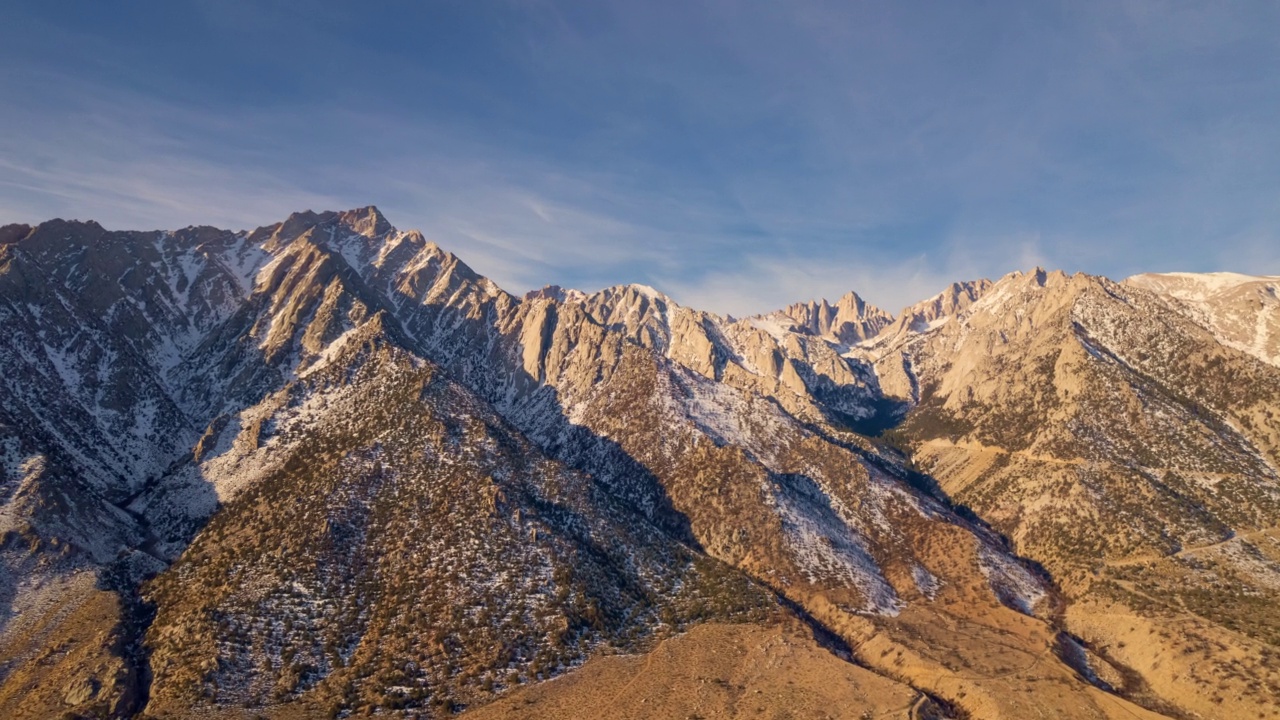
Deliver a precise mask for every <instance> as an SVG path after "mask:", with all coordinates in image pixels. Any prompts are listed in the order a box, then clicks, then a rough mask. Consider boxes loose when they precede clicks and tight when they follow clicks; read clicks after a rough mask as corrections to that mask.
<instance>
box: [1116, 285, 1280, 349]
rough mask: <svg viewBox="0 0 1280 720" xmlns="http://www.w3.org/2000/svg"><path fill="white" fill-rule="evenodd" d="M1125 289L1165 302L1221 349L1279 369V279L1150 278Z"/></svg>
mask: <svg viewBox="0 0 1280 720" xmlns="http://www.w3.org/2000/svg"><path fill="white" fill-rule="evenodd" d="M1125 284H1127V285H1132V286H1134V287H1140V288H1144V289H1146V290H1150V291H1152V292H1154V293H1156V294H1157V295H1159V296H1160V297H1162V298H1165V299H1166V300H1168V301H1169V305H1170V307H1172V308H1173V309H1175V310H1177V311H1178V312H1181V313H1183V314H1185V315H1187V317H1190V318H1191V319H1192V320H1195V321H1196V322H1197V323H1199V324H1201V325H1203V326H1204V327H1205V328H1206V329H1208V330H1209V331H1210V332H1212V333H1213V334H1214V337H1216V338H1217V339H1218V341H1219V342H1221V343H1222V344H1223V345H1227V346H1229V347H1233V348H1235V349H1237V350H1242V351H1244V352H1247V353H1249V354H1250V355H1253V356H1254V357H1256V358H1258V359H1259V360H1262V361H1263V362H1267V363H1271V364H1272V365H1275V366H1277V367H1280V276H1274V275H1270V276H1267V275H1241V274H1238V273H1226V272H1217V273H1198V274H1197V273H1150V274H1146V275H1135V276H1133V277H1131V278H1129V279H1127V280H1125Z"/></svg>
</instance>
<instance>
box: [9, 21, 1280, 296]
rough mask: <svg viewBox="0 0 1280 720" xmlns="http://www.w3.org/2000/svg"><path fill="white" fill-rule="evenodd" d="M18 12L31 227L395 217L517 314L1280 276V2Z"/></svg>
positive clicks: (15, 133)
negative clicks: (544, 301) (556, 292)
mask: <svg viewBox="0 0 1280 720" xmlns="http://www.w3.org/2000/svg"><path fill="white" fill-rule="evenodd" d="M11 15H12V17H11V18H10V20H11V25H12V26H13V28H14V32H13V33H12V37H11V38H10V41H9V42H8V43H7V44H6V45H5V46H4V47H0V94H3V96H4V97H5V98H6V102H5V103H4V104H3V105H0V214H3V216H4V217H3V218H0V221H6V222H7V221H27V222H30V221H37V220H40V219H43V218H47V217H52V216H64V217H80V218H90V217H92V218H95V219H97V220H99V221H100V222H103V223H104V224H107V225H108V226H112V227H122V228H123V227H137V228H152V227H173V226H179V225H186V224H191V223H204V224H214V225H221V226H229V227H251V226H254V225H258V224H263V223H268V222H273V221H275V220H278V219H280V218H282V217H284V216H285V215H287V214H288V213H289V212H292V211H295V210H300V209H306V208H311V209H319V208H341V207H354V206H360V205H366V204H370V203H373V204H377V205H379V206H380V207H382V208H383V210H384V211H385V212H386V213H387V214H388V216H389V217H390V218H391V220H392V221H393V222H394V223H395V224H397V225H399V226H401V227H417V228H419V229H421V230H423V231H424V232H425V233H426V234H427V235H429V236H431V237H432V238H434V239H436V240H437V241H438V242H440V243H441V244H442V245H444V246H446V247H448V248H450V249H452V250H454V251H455V252H457V253H458V254H459V255H460V256H462V257H463V259H464V260H466V261H467V262H468V263H470V264H471V265H473V266H474V267H475V268H476V269H477V270H478V271H480V272H483V273H485V274H487V275H490V276H491V277H493V278H494V279H495V280H497V281H498V282H500V283H501V284H503V285H504V286H507V287H509V288H510V289H512V290H516V291H519V290H524V289H528V288H531V287H536V286H539V285H542V284H546V283H558V284H562V285H572V286H578V287H584V288H594V287H600V286H604V285H609V284H614V283H621V282H633V281H634V282H645V283H648V284H652V285H655V286H658V287H661V288H663V289H664V290H667V291H668V292H671V293H672V294H673V295H675V296H676V297H677V298H678V299H679V300H681V301H682V302H686V303H691V304H696V305H706V306H708V307H710V308H713V309H716V310H719V311H722V312H731V313H734V314H745V313H750V312H760V311H764V310H769V309H772V308H775V307H778V306H780V305H784V304H787V303H790V302H794V301H798V300H802V299H809V298H813V297H820V296H825V297H828V298H834V297H838V296H839V295H842V294H843V293H845V292H847V291H848V290H851V289H852V290H857V291H858V292H859V293H860V294H862V295H863V296H865V297H867V298H868V299H869V300H871V301H873V302H876V303H877V304H880V305H883V306H885V307H886V309H890V310H896V309H897V308H898V307H900V306H902V305H904V304H907V303H908V302H911V301H914V300H917V299H919V298H920V297H923V296H926V295H929V294H932V293H933V292H936V291H937V290H939V289H941V288H942V287H943V286H945V285H946V284H947V283H949V282H951V281H952V280H956V279H962V278H972V277H981V276H986V277H994V276H998V275H1000V274H1003V273H1004V272H1007V271H1009V270H1013V269H1017V268H1024V269H1025V268H1027V267H1030V266H1032V265H1036V264H1041V265H1047V266H1054V267H1059V266H1060V267H1064V268H1066V269H1069V270H1085V271H1089V272H1097V273H1106V274H1111V275H1117V276H1118V275H1125V274H1129V273H1131V272H1137V271H1140V270H1143V269H1154V268H1156V267H1158V268H1159V269H1173V268H1177V269H1188V270H1209V269H1236V270H1242V271H1247V272H1248V271H1256V272H1271V273H1280V255H1278V254H1277V253H1276V252H1275V251H1274V250H1272V248H1273V247H1275V246H1276V245H1277V243H1276V242H1275V241H1276V239H1277V238H1276V235H1275V228H1277V227H1280V202H1278V200H1280V133H1277V132H1276V130H1275V128H1276V127H1277V120H1278V119H1280V76H1277V75H1276V74H1275V73H1274V72H1272V71H1271V68H1274V67H1275V66H1276V64H1277V63H1280V40H1277V38H1276V36H1275V34H1274V33H1272V32H1271V31H1270V29H1271V28H1273V27H1275V26H1276V22H1277V21H1280V8H1277V7H1276V6H1274V4H1270V3H1241V4H1236V5H1233V6H1231V7H1227V6H1221V5H1208V4H1193V5H1179V6H1173V5H1170V4H1167V3H1162V2H1154V1H1148V0H1140V1H1133V2H1124V3H1116V4H1112V5H1101V6H1081V5H1079V4H1057V5H1055V4H1038V5H1028V4H1025V3H1012V2H1011V3H1008V4H999V3H998V4H997V5H996V6H991V7H984V8H974V7H969V6H954V7H948V8H945V9H935V11H932V12H922V11H919V10H917V9H913V8H911V7H908V6H904V5H884V6H878V7H870V6H866V5H864V4H844V5H842V4H809V3H801V4H791V5H766V6H754V7H752V8H750V9H743V8H742V7H739V6H737V5H734V4H730V3H723V2H719V1H718V0H707V1H706V2H695V3H678V4H668V3H632V2H621V1H618V2H605V3H590V4H578V3H567V2H554V1H547V2H536V3H528V2H512V3H508V4H503V5H499V6H496V7H491V8H488V9H484V10H481V9H479V8H477V7H474V6H471V5H460V6H455V5H430V6H423V7H420V8H417V9H408V8H404V7H392V6H389V5H388V6H381V5H379V6H377V7H372V8H367V9H361V10H360V11H359V12H358V13H357V12H356V11H355V10H353V9H347V8H344V7H343V6H338V5H333V6H327V7H325V8H324V9H323V10H322V11H319V12H310V11H304V8H302V7H301V6H300V5H299V4H296V3H293V2H285V1H281V2H272V3H255V4H248V3H241V2H234V1H233V2H225V3H224V2H219V3H199V4H195V5H185V4H179V5H174V6H171V7H167V8H166V9H165V11H164V12H155V13H148V14H135V13H131V12H129V11H127V10H123V11H122V10H118V9H116V10H111V11H109V12H108V11H107V10H105V9H104V10H101V11H98V10H92V11H86V13H84V14H83V15H79V16H75V17H67V16H65V15H62V14H58V13H55V12H53V11H47V12H46V11H43V10H40V9H39V8H37V7H35V6H33V7H32V8H30V9H23V10H15V11H14V12H13V13H11ZM178 26H180V27H182V28H183V31H182V32H181V33H174V32H165V31H164V30H165V28H166V27H167V28H169V29H170V30H171V29H172V27H178Z"/></svg>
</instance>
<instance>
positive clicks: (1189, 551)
mask: <svg viewBox="0 0 1280 720" xmlns="http://www.w3.org/2000/svg"><path fill="white" fill-rule="evenodd" d="M1270 533H1280V527H1269V528H1263V529H1261V530H1254V531H1251V532H1247V533H1232V534H1231V537H1229V538H1227V539H1225V540H1219V541H1217V542H1212V543H1206V544H1204V545H1193V546H1191V547H1187V548H1183V549H1181V550H1179V551H1178V552H1176V553H1173V554H1171V555H1160V556H1155V557H1152V556H1150V555H1142V556H1138V557H1124V558H1116V559H1114V560H1106V561H1104V563H1103V564H1105V565H1107V566H1108V567H1127V566H1130V565H1141V564H1143V563H1148V562H1156V561H1158V560H1166V559H1169V558H1181V557H1187V556H1190V555H1194V554H1195V553H1199V552H1204V551H1205V550H1213V549H1215V548H1220V547H1222V546H1224V545H1227V544H1228V543H1233V542H1236V541H1237V540H1253V539H1255V538H1260V537H1271V535H1270Z"/></svg>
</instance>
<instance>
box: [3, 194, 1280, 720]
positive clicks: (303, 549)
mask: <svg viewBox="0 0 1280 720" xmlns="http://www.w3.org/2000/svg"><path fill="white" fill-rule="evenodd" d="M1274 281H1275V279H1274V278H1235V277H1233V278H1222V277H1217V276H1191V275H1175V276H1138V277H1136V278H1131V279H1130V280H1128V281H1125V282H1124V283H1114V282H1112V281H1110V280H1107V279H1106V278H1101V277H1093V276H1087V275H1073V276H1069V275H1066V274H1063V273H1060V272H1045V271H1041V270H1037V271H1034V272H1031V273H1027V274H1022V273H1015V274H1011V275H1009V276H1006V277H1004V278H1001V279H999V280H998V281H996V282H989V281H986V280H981V281H973V282H963V283H956V284H953V285H951V286H950V287H949V288H946V289H945V290H943V292H942V293H940V294H939V295H937V296H935V297H933V298H930V299H928V300H926V301H924V302H922V303H919V304H917V305H914V306H912V307H910V308H907V309H906V310H905V311H904V312H903V313H902V314H900V315H899V316H898V317H896V318H895V317H893V316H891V315H889V314H888V313H885V312H883V311H881V310H878V309H876V308H875V307H873V306H871V305H868V304H867V303H865V302H864V301H863V300H862V299H861V298H860V297H859V296H858V295H856V294H855V293H853V292H850V293H849V294H847V295H845V296H844V297H843V298H841V299H840V300H839V301H838V302H837V303H836V304H835V305H830V304H829V303H827V302H826V301H820V302H811V303H802V304H797V305H793V306H791V307H789V308H785V309H782V310H779V311H777V312H774V313H768V314H765V315H761V316H757V317H752V318H744V319H734V318H728V317H723V316H719V315H716V314H714V313H708V312H704V311H701V310H697V309H694V308H689V307H686V306H683V305H680V304H679V303H678V302H676V301H675V300H673V299H672V298H670V297H668V296H666V295H664V294H662V293H660V292H658V291H656V290H654V289H653V288H649V287H646V286H643V285H623V286H617V287H612V288H607V289H604V290H600V291H598V292H593V293H587V292H580V291H576V290H565V289H562V288H559V287H556V286H550V287H547V288H544V289H542V290H538V291H534V292H531V293H528V294H526V295H525V296H524V297H518V296H515V295H512V294H510V293H508V292H506V291H504V290H503V289H502V288H500V287H499V286H498V285H497V284H495V283H493V282H492V281H490V280H489V279H487V278H485V277H483V276H481V275H479V274H478V273H476V272H475V271H474V270H472V269H471V268H470V267H468V266H467V265H466V264H465V263H464V262H463V261H462V260H461V259H459V258H458V257H457V256H455V255H453V254H451V253H449V252H447V251H445V250H443V249H441V248H440V247H438V246H437V245H435V244H434V243H431V242H428V241H427V240H426V239H425V238H424V236H423V235H422V234H421V233H418V232H416V231H407V232H405V231H400V230H397V229H396V228H394V227H393V226H391V225H390V223H389V222H388V221H387V220H386V218H385V217H383V216H382V214H381V213H380V212H379V211H378V210H377V209H376V208H374V207H372V206H370V207H366V208H362V209H357V210H350V211H345V212H320V213H315V212H310V211H307V212H301V213H295V214H294V215H291V216H290V217H289V218H287V219H286V220H284V221H283V222H280V223H276V224H273V225H268V226H265V227H261V228H258V229H256V230H253V231H249V232H230V231H223V230H217V229H214V228H207V227H190V228H186V229H183V230H177V231H173V232H114V231H107V230H105V229H103V228H102V227H100V226H98V225H96V224H93V223H74V222H65V221H58V220H55V221H50V222H47V223H42V224H40V225H37V226H35V227H27V226H15V225H9V226H5V227H4V228H3V229H0V323H2V324H3V327H4V328H5V329H6V331H7V332H6V333H5V334H4V336H3V337H2V338H0V369H2V370H3V372H2V373H0V488H3V491H2V492H0V502H2V503H3V505H2V506H0V532H3V544H2V545H0V563H2V564H3V571H2V572H0V600H2V601H3V608H2V609H3V613H0V662H2V663H3V664H0V710H2V712H3V713H4V714H5V715H6V716H9V717H48V716H51V715H52V716H56V715H57V714H59V713H65V714H68V715H69V716H72V717H135V716H142V715H144V714H145V715H146V716H148V717H155V718H186V717H226V718H240V717H260V716H265V717H272V718H292V717H315V716H328V717H351V716H361V715H387V716H403V717H446V716H450V715H453V714H456V713H459V712H464V711H465V712H467V713H474V714H475V716H476V717H481V718H483V717H485V716H486V714H488V715H490V716H493V717H548V718H550V717H558V716H566V714H567V715H577V716H599V717H640V716H644V717H690V716H695V715H697V716H707V715H709V714H715V713H719V714H724V715H726V716H734V717H736V716H744V717H756V716H758V715H760V714H761V713H764V714H768V713H770V712H777V713H784V712H792V711H795V710H796V709H807V710H812V711H813V712H815V713H819V712H821V713H826V714H829V715H830V714H834V715H839V716H842V717H855V718H856V717H867V716H893V713H898V714H899V715H900V716H904V717H905V716H907V715H910V716H911V717H932V718H945V717H952V718H960V717H973V718H1025V717H1055V718H1132V717H1142V718H1157V717H1173V718H1181V717H1193V716H1200V717H1243V716H1246V714H1249V715H1248V716H1256V715H1258V713H1263V715H1264V716H1265V715H1266V713H1268V712H1271V711H1272V710H1273V709H1274V702H1273V700H1274V697H1276V696H1277V694H1280V671H1277V668H1278V667H1280V663H1277V662H1276V660H1277V657H1280V656H1277V652H1278V651H1277V647H1280V617H1278V616H1277V615H1276V613H1275V612H1274V608H1275V607H1276V606H1277V602H1276V601H1277V600H1280V532H1278V531H1277V530H1276V528H1277V525H1278V524H1280V475H1278V472H1280V471H1278V470H1277V467H1278V465H1280V417H1277V416H1276V413H1275V412H1274V409H1275V408H1276V407H1280V368H1278V367H1277V365H1276V362H1275V356H1276V353H1275V352H1274V350H1275V348H1274V347H1273V345H1274V343H1273V342H1272V339H1274V338H1275V337H1277V335H1276V334H1275V333H1273V332H1272V331H1271V330H1269V329H1268V328H1272V327H1273V326H1274V324H1275V322H1276V312H1275V307H1276V306H1275V291H1276V287H1275V282H1274ZM631 656H642V657H643V658H644V659H643V660H642V661H639V662H642V663H643V665H642V666H637V665H635V664H634V663H633V660H632V659H629V658H630V657H631ZM637 667H640V668H641V669H636V668H637ZM744 668H748V669H744ZM552 678H562V679H561V680H560V681H557V682H555V683H546V682H544V681H547V680H550V679H552ZM807 710H806V711H807Z"/></svg>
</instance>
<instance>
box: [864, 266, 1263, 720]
mask: <svg viewBox="0 0 1280 720" xmlns="http://www.w3.org/2000/svg"><path fill="white" fill-rule="evenodd" d="M1138 284H1139V283H1131V284H1128V285H1118V284H1116V283H1112V282H1110V281H1108V280H1106V279H1104V278H1096V277H1089V276H1085V275H1075V276H1066V275H1064V274H1062V273H1046V272H1044V271H1040V270H1037V271H1035V272H1032V273H1029V274H1025V275H1024V274H1020V273H1018V274H1013V275H1010V276H1008V277H1005V278H1003V279H1002V280H1001V281H1000V282H998V283H996V284H995V285H994V286H993V287H991V288H990V289H989V290H987V292H986V293H985V294H984V295H983V296H982V297H981V298H980V299H979V300H978V301H976V302H974V303H973V304H971V305H970V306H968V307H967V308H965V309H961V310H959V311H958V312H955V313H954V314H952V315H950V316H949V317H948V318H947V319H946V321H945V322H942V323H934V324H932V325H931V326H926V327H924V328H922V329H921V331H918V332H914V333H911V334H909V335H903V336H893V337H890V336H885V337H884V338H882V339H881V340H880V341H879V342H878V343H876V344H874V345H871V346H869V347H867V348H865V350H864V352H865V355H866V357H867V358H868V359H869V360H872V361H874V362H876V367H877V370H878V373H879V375H880V377H881V383H882V386H883V387H885V388H887V389H892V390H894V391H896V392H898V393H901V394H902V396H904V399H913V400H914V399H916V398H918V404H917V405H916V406H915V407H914V408H913V410H912V411H911V413H910V414H909V415H908V417H907V420H906V422H905V424H904V425H903V426H902V427H901V428H899V429H897V430H895V431H894V433H893V435H894V436H895V437H896V439H897V440H898V441H899V442H902V443H904V444H906V445H909V446H910V448H911V449H912V451H913V459H914V461H915V463H916V464H917V466H918V467H919V468H920V469H922V470H923V471H925V472H928V473H929V474H931V475H932V476H933V477H935V478H937V479H938V480H939V482H940V483H941V484H942V487H943V489H944V490H945V491H946V492H947V493H948V494H950V495H951V496H952V497H953V498H955V499H956V500H958V501H959V502H961V503H964V504H966V505H968V506H969V507H971V508H972V509H973V510H974V511H976V512H977V513H978V514H980V515H981V516H982V517H984V518H986V519H988V520H989V521H991V522H992V523H993V524H994V525H995V526H996V527H997V528H999V529H1000V530H1001V531H1002V532H1004V533H1006V534H1007V535H1008V536H1009V537H1010V538H1011V539H1012V540H1013V542H1014V546H1015V547H1016V548H1017V549H1018V551H1019V552H1021V553H1023V554H1025V555H1027V556H1028V557H1031V558H1033V559H1035V560H1038V561H1040V562H1041V563H1043V564H1044V565H1045V567H1046V568H1047V569H1048V570H1049V572H1050V573H1051V574H1052V576H1053V577H1054V578H1055V579H1056V580H1057V581H1058V583H1059V585H1060V586H1061V587H1062V588H1063V590H1064V591H1065V592H1066V597H1067V600H1068V601H1069V603H1070V607H1069V608H1068V610H1067V613H1066V620H1067V624H1068V627H1069V628H1070V629H1071V630H1072V631H1073V632H1076V633H1078V634H1080V635H1081V636H1083V637H1084V638H1085V639H1086V640H1089V641H1090V642H1091V643H1092V644H1093V645H1094V646H1095V647H1097V648H1100V649H1103V648H1105V651H1106V653H1107V654H1108V657H1110V658H1112V659H1114V660H1116V661H1117V662H1118V663H1120V664H1122V665H1124V666H1128V667H1129V668H1130V669H1131V670H1133V671H1134V672H1135V674H1136V675H1137V676H1139V677H1140V678H1141V680H1142V681H1143V682H1145V683H1146V684H1147V685H1148V688H1149V689H1148V690H1145V691H1143V692H1152V693H1154V694H1156V695H1159V696H1160V697H1161V698H1163V699H1164V700H1165V701H1168V702H1170V703H1172V704H1173V705H1174V706H1177V707H1181V708H1183V709H1184V710H1185V711H1187V712H1193V713H1198V714H1200V715H1202V716H1207V717H1227V716H1241V715H1240V713H1251V714H1255V715H1256V713H1257V712H1258V711H1260V710H1262V711H1264V714H1265V712H1268V711H1269V709H1270V708H1273V705H1272V703H1271V701H1270V699H1271V698H1274V697H1275V694H1276V691H1277V690H1280V675H1278V674H1277V672H1276V670H1275V668H1276V667H1277V666H1276V663H1275V659H1276V657H1277V656H1276V654H1275V653H1276V642H1277V640H1280V638H1277V637H1276V635H1275V632H1276V628H1277V627H1280V618H1278V617H1276V616H1275V615H1274V613H1272V612H1271V610H1270V609H1271V608H1274V607H1275V602H1276V600H1277V599H1280V598H1277V596H1276V592H1277V590H1278V589H1280V586H1278V585H1277V583H1276V580H1277V578H1280V564H1277V560H1280V553H1277V549H1280V548H1277V547H1276V546H1275V544H1274V542H1272V541H1270V540H1269V539H1268V538H1269V537H1271V534H1270V531H1269V530H1268V529H1269V528H1275V527H1276V525H1277V524H1278V522H1280V477H1278V476H1277V462H1278V460H1280V417H1277V415H1276V412H1275V408H1277V407H1280V374H1278V373H1276V371H1275V369H1274V368H1273V367H1272V366H1270V365H1268V364H1265V363H1263V362H1260V361H1259V360H1258V359H1257V358H1256V357H1254V356H1253V355H1251V354H1246V353H1243V352H1240V351H1238V350H1236V349H1235V348H1233V347H1230V346H1227V345H1225V344H1222V343H1219V342H1217V341H1216V340H1215V337H1214V335H1213V334H1212V333H1211V332H1210V331H1209V330H1208V329H1206V328H1205V327H1202V326H1200V325H1198V324H1197V323H1196V322H1193V321H1191V320H1190V319H1189V318H1188V316H1187V315H1186V314H1184V313H1182V312H1171V311H1170V307H1171V305H1172V304H1173V303H1174V302H1177V301H1176V300H1175V299H1173V298H1171V297H1160V296H1156V295H1153V294H1152V293H1150V292H1148V291H1146V290H1143V289H1139V288H1138V287H1137V285H1138ZM913 395H914V396H916V397H915V398H913V397H912V396H913ZM1212 648H1217V650H1216V651H1215V650H1212ZM1136 679H1137V678H1135V680H1136ZM1188 679H1189V680H1190V681H1191V682H1190V683H1188V682H1187V680H1188Z"/></svg>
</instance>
